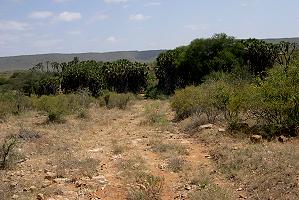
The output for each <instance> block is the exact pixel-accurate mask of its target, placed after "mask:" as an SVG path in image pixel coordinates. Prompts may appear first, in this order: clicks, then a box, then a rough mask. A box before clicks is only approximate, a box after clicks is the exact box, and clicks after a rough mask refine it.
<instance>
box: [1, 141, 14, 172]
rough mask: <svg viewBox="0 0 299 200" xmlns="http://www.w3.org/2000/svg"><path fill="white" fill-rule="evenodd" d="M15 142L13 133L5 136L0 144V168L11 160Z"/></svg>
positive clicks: (3, 167) (4, 166)
mask: <svg viewBox="0 0 299 200" xmlns="http://www.w3.org/2000/svg"><path fill="white" fill-rule="evenodd" d="M16 144H17V137H16V136H15V135H9V136H8V137H6V138H5V139H4V141H3V143H2V144H1V145H2V146H1V151H0V158H1V161H0V169H5V168H6V167H7V166H8V164H9V162H10V161H11V160H12V159H11V158H12V157H13V152H14V148H15V147H16Z"/></svg>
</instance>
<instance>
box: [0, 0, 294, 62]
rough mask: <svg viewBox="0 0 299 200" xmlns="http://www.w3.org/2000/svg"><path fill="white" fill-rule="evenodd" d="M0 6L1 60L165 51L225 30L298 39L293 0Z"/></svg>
mask: <svg viewBox="0 0 299 200" xmlns="http://www.w3.org/2000/svg"><path fill="white" fill-rule="evenodd" d="M286 2H288V3H286ZM1 3H2V5H1V8H0V46H1V48H0V57H12V56H22V55H36V54H54V53H55V54H56V53H58V54H77V53H78V54H81V53H109V52H120V51H147V50H166V49H173V48H175V47H178V46H183V45H187V44H189V43H190V42H191V41H192V40H194V39H196V38H208V37H211V36H212V35H213V34H215V33H222V32H223V33H226V34H227V35H230V36H234V37H236V38H242V39H245V38H259V39H276V38H294V37H298V36H299V30H298V29H296V27H297V26H298V25H299V14H297V12H296V8H297V6H299V2H296V1H295V0H287V1H282V2H275V3H273V1H271V0H263V1H262V0H252V1H250V0H228V1H226V2H223V1H221V0H213V1H210V2H202V1H195V0H186V1H184V3H182V2H180V1H179V0H172V1H170V0H164V1H162V0H90V1H88V2H86V1H85V2H84V1H83V0H45V1H42V2H36V1H34V0H26V1H25V0H1ZM282 7H283V8H284V9H281V8H282ZM232 11H233V12H232ZM277 13H279V14H277Z"/></svg>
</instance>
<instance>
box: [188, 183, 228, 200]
mask: <svg viewBox="0 0 299 200" xmlns="http://www.w3.org/2000/svg"><path fill="white" fill-rule="evenodd" d="M190 199H191V200H233V197H232V195H231V193H230V192H229V191H228V190H225V189H223V188H221V187H219V186H217V185H215V184H209V185H208V186H206V187H205V188H201V189H199V190H197V191H195V192H194V193H193V194H191V195H190Z"/></svg>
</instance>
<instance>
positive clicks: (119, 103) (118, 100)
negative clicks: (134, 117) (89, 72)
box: [103, 92, 132, 110]
mask: <svg viewBox="0 0 299 200" xmlns="http://www.w3.org/2000/svg"><path fill="white" fill-rule="evenodd" d="M103 98H104V101H105V105H106V107H107V108H108V109H112V108H118V109H122V110H125V109H126V108H127V106H128V104H129V102H130V101H131V99H132V95H131V94H118V93H114V92H110V93H109V94H105V95H104V97H103Z"/></svg>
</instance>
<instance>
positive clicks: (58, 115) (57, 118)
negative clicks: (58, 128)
mask: <svg viewBox="0 0 299 200" xmlns="http://www.w3.org/2000/svg"><path fill="white" fill-rule="evenodd" d="M48 120H49V122H54V123H62V122H64V121H65V120H64V118H63V113H62V112H59V111H49V112H48Z"/></svg>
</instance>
